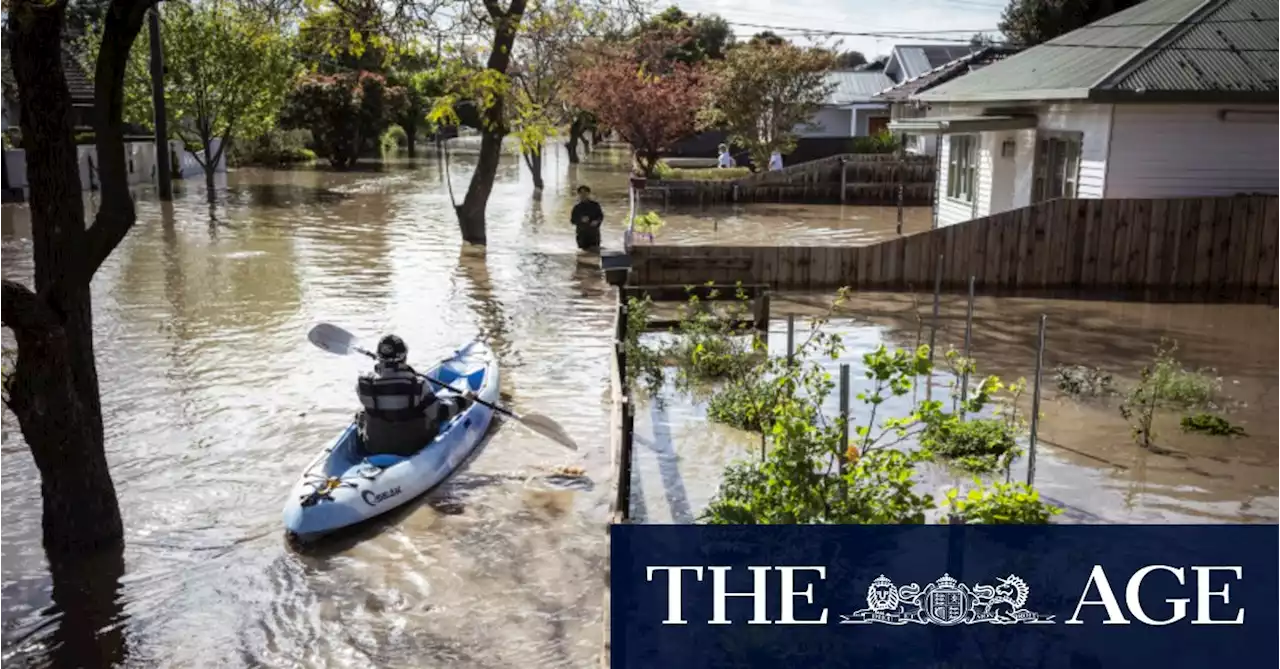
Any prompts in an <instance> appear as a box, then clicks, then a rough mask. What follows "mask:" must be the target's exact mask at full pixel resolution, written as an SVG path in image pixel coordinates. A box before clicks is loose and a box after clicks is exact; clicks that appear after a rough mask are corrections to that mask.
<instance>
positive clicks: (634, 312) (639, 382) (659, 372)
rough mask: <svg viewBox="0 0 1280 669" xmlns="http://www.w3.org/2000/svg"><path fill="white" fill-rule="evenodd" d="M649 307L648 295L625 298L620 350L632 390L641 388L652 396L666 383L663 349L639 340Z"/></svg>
mask: <svg viewBox="0 0 1280 669" xmlns="http://www.w3.org/2000/svg"><path fill="white" fill-rule="evenodd" d="M652 308H653V302H652V301H651V300H650V299H649V298H648V297H647V296H646V297H645V298H644V299H643V300H640V299H637V298H634V297H632V298H630V299H628V300H627V323H626V328H627V329H626V339H625V340H624V341H623V351H624V352H625V354H626V359H627V369H626V374H627V383H628V384H629V385H630V386H631V389H632V390H633V391H634V390H636V389H642V390H644V391H646V392H647V393H648V394H649V395H651V396H655V395H657V394H658V391H660V390H662V386H663V384H664V383H666V369H665V368H664V366H663V361H662V352H661V350H655V349H653V348H650V347H648V346H645V345H643V344H641V343H640V336H641V335H642V334H644V332H645V329H646V328H647V327H648V325H649V312H650V310H651V309H652Z"/></svg>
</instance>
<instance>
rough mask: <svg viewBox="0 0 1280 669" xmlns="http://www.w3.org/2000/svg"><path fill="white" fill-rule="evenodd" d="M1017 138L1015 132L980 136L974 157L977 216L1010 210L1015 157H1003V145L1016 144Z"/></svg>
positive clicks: (1015, 183) (1015, 171)
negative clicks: (977, 169) (975, 158)
mask: <svg viewBox="0 0 1280 669" xmlns="http://www.w3.org/2000/svg"><path fill="white" fill-rule="evenodd" d="M1018 134H1019V133H1018V132H1016V131H1009V132H986V133H983V134H982V142H981V144H980V145H979V153H978V167H979V173H978V203H977V205H978V206H977V215H978V216H987V215H990V214H998V213H1000V212H1002V211H1008V210H1010V209H1013V200H1014V191H1015V188H1016V186H1017V154H1016V153H1014V154H1013V155H1009V156H1006V155H1004V143H1005V142H1006V141H1012V142H1015V143H1016V142H1017V136H1018ZM1028 134H1031V133H1028Z"/></svg>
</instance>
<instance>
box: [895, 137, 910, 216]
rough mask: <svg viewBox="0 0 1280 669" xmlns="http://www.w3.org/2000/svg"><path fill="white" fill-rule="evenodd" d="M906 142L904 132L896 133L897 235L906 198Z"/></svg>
mask: <svg viewBox="0 0 1280 669" xmlns="http://www.w3.org/2000/svg"><path fill="white" fill-rule="evenodd" d="M906 142H907V136H906V135H905V134H900V135H898V152H897V153H898V169H897V170H896V172H897V175H896V179H895V180H896V181H897V183H898V235H899V236H901V235H902V209H903V200H905V199H906V186H905V185H904V184H905V181H906V176H905V172H906V167H907V165H906Z"/></svg>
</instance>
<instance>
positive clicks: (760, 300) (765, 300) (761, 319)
mask: <svg viewBox="0 0 1280 669" xmlns="http://www.w3.org/2000/svg"><path fill="white" fill-rule="evenodd" d="M752 307H753V311H754V313H753V314H752V316H754V317H755V318H754V319H755V324H754V326H755V329H756V331H757V332H760V333H763V335H764V337H763V338H764V350H765V351H766V352H767V351H768V350H769V291H768V289H765V290H763V291H761V292H760V294H759V295H757V296H756V299H755V304H753V305H752Z"/></svg>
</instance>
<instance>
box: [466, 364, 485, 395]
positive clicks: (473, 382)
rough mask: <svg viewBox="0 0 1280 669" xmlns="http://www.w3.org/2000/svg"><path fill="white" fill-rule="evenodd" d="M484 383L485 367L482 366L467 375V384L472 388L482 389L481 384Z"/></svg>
mask: <svg viewBox="0 0 1280 669" xmlns="http://www.w3.org/2000/svg"><path fill="white" fill-rule="evenodd" d="M483 383H484V368H483V367H481V368H480V369H477V370H476V371H474V372H471V373H470V374H468V375H467V385H468V386H471V389H472V390H477V391H478V390H480V385H481V384H483Z"/></svg>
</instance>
